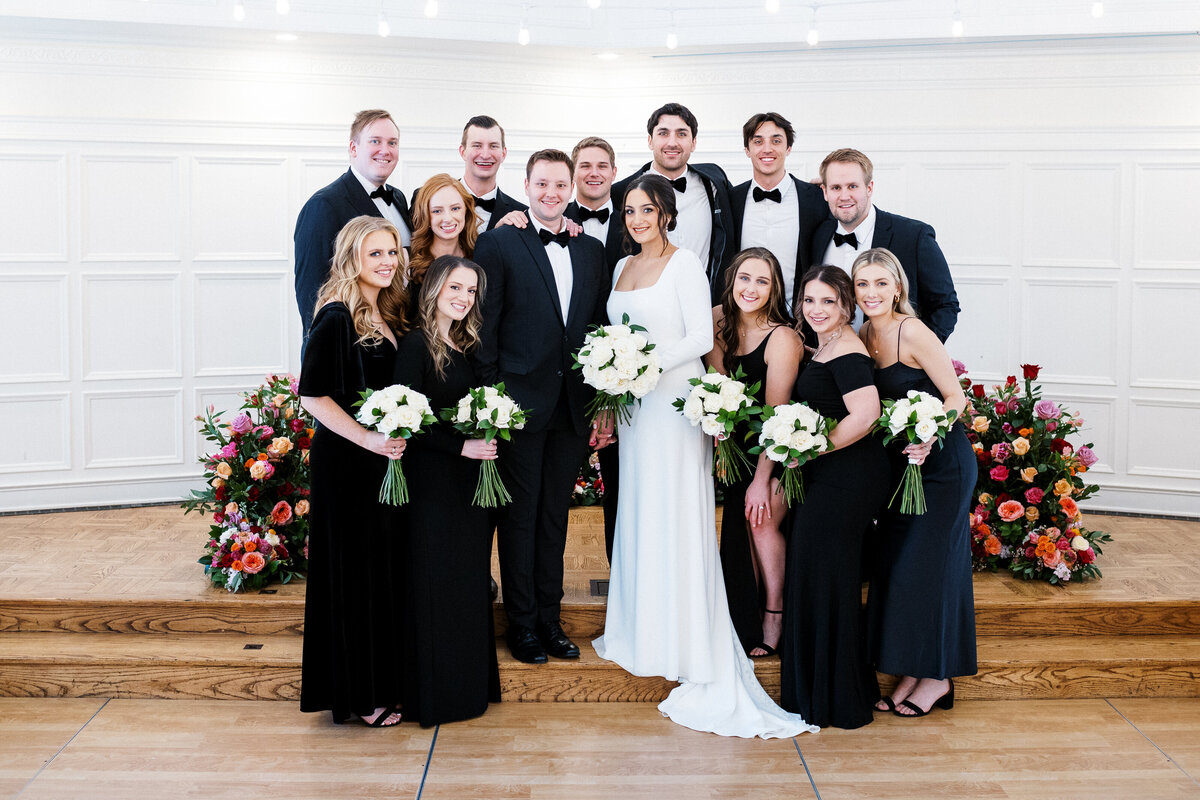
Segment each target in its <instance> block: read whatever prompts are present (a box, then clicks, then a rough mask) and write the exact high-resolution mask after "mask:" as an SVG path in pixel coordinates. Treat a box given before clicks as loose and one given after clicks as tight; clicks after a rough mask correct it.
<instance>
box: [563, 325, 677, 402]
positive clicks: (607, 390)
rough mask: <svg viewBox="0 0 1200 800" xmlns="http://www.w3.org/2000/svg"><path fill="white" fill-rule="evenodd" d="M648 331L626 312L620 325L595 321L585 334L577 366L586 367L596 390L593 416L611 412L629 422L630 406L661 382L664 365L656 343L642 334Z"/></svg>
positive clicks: (587, 377)
mask: <svg viewBox="0 0 1200 800" xmlns="http://www.w3.org/2000/svg"><path fill="white" fill-rule="evenodd" d="M645 331H646V329H645V328H643V327H642V326H641V325H633V324H631V323H630V322H629V315H628V314H625V315H623V316H622V317H621V324H620V325H594V326H592V329H591V330H590V331H588V334H587V336H585V337H584V339H583V346H582V347H580V348H579V352H578V353H576V354H575V365H574V369H579V370H583V382H584V383H586V384H587V385H588V386H591V387H592V388H593V389H595V390H596V397H595V399H593V400H592V402H591V403H589V404H588V407H587V411H588V414H590V415H591V416H592V418H593V419H594V418H596V417H597V416H599V415H600V414H602V413H604V412H608V413H610V414H612V415H613V418H614V420H616V421H621V422H629V420H630V418H631V416H632V414H633V412H632V411H631V410H630V408H629V407H630V406H632V405H633V403H634V402H635V401H638V400H641V399H642V398H643V397H645V396H646V395H647V394H649V393H650V391H651V390H652V389H653V388H654V387H655V386H657V385H658V376H659V375H660V374H661V373H662V368H661V367H659V366H658V356H657V355H655V354H654V353H653V352H652V351H653V350H654V345H653V344H651V343H650V341H649V340H648V339H646V337H645V336H643V335H642V334H643V333H645Z"/></svg>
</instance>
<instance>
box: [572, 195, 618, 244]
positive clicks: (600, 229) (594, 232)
mask: <svg viewBox="0 0 1200 800" xmlns="http://www.w3.org/2000/svg"><path fill="white" fill-rule="evenodd" d="M576 202H579V201H576ZM579 208H580V210H583V209H585V208H587V206H585V205H584V204H583V203H579ZM606 208H607V209H608V220H607V221H605V222H601V221H600V220H598V219H585V220H584V221H583V232H584V233H586V234H587V235H588V236H591V237H592V238H593V239H599V240H600V244H605V243H607V242H608V226H609V225H612V223H613V217H614V216H616V214H615V212H614V211H613V203H612V198H611V197H610V198H608V202H606V203H605V204H604V205H602V206H600V207H599V208H597V209H593V210H594V211H603V210H604V209H606Z"/></svg>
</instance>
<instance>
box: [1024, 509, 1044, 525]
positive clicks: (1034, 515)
mask: <svg viewBox="0 0 1200 800" xmlns="http://www.w3.org/2000/svg"><path fill="white" fill-rule="evenodd" d="M1039 516H1041V512H1039V511H1038V510H1037V507H1036V506H1030V507H1029V508H1027V509H1025V519H1027V520H1029V521H1030V522H1037V519H1038V517H1039Z"/></svg>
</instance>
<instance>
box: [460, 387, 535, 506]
mask: <svg viewBox="0 0 1200 800" xmlns="http://www.w3.org/2000/svg"><path fill="white" fill-rule="evenodd" d="M527 413H528V412H526V411H525V410H524V409H523V408H521V407H520V406H519V405H517V402H516V401H515V400H513V399H512V397H510V396H509V395H508V393H507V392H506V391H505V388H504V384H503V383H498V384H496V385H495V386H481V387H479V388H477V389H468V390H467V394H466V396H465V397H463V398H462V399H461V400H459V401H458V405H457V406H456V407H454V408H445V409H442V410H441V411H440V412H439V416H440V417H441V418H442V419H444V420H446V421H447V422H449V423H451V424H453V425H454V429H455V430H456V431H458V432H459V433H462V434H465V435H466V436H468V437H470V438H472V439H483V440H484V441H485V442H491V441H492V440H494V439H497V438H499V439H503V440H504V441H506V442H511V441H512V433H511V431H513V430H520V429H521V428H524V427H525V419H526V415H527ZM471 502H472V503H473V504H474V505H476V506H479V507H480V508H497V507H499V506H503V505H508V504H509V503H511V502H512V495H511V494H509V493H508V489H506V488H505V487H504V481H502V480H500V470H499V469H497V468H496V462H495V461H494V460H487V459H484V460H483V461H482V463H480V465H479V480H478V481H476V483H475V496H474V498H472V500H471Z"/></svg>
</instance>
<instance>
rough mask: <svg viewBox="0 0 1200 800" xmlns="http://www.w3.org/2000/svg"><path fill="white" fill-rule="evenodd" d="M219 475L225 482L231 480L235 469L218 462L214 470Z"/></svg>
mask: <svg viewBox="0 0 1200 800" xmlns="http://www.w3.org/2000/svg"><path fill="white" fill-rule="evenodd" d="M213 471H214V472H216V473H217V475H218V476H219V477H221V478H224V479H225V480H229V476H230V475H232V474H233V467H231V466H229V465H228V464H226V463H225V462H224V461H221V462H218V464H217V468H216V469H215V470H213Z"/></svg>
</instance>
